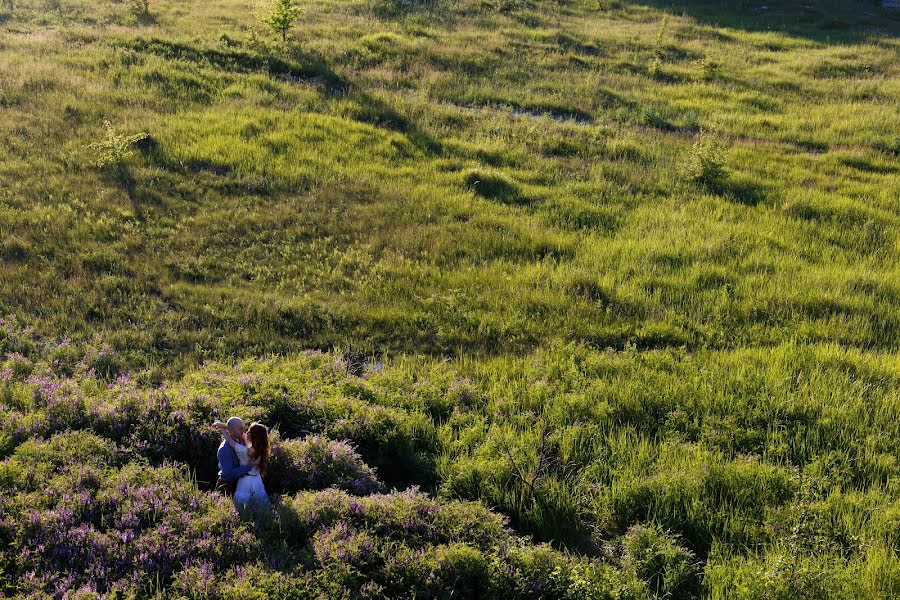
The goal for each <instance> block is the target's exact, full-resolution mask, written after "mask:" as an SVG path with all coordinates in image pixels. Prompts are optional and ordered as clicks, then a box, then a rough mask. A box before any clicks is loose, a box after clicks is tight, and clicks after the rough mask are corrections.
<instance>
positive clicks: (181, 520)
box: [0, 432, 259, 594]
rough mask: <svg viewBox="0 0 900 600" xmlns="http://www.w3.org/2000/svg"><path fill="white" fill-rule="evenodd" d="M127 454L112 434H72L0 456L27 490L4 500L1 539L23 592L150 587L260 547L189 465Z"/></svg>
mask: <svg viewBox="0 0 900 600" xmlns="http://www.w3.org/2000/svg"><path fill="white" fill-rule="evenodd" d="M122 459H123V457H122V456H121V455H119V453H118V452H117V451H116V448H115V446H114V445H113V444H112V443H111V442H109V441H107V440H104V439H102V438H99V437H97V436H95V435H92V434H85V433H80V432H71V433H66V434H61V435H58V436H54V437H53V438H51V439H50V440H47V441H33V442H26V443H25V444H22V445H21V446H20V447H19V448H17V450H16V452H15V453H14V454H13V456H11V457H9V458H8V459H6V460H4V461H3V463H0V481H2V484H3V486H4V488H5V489H7V490H18V491H17V492H16V493H12V494H8V495H4V496H3V497H2V499H0V532H2V533H0V537H2V538H3V539H5V540H7V541H8V542H9V544H8V546H11V547H13V548H19V549H20V551H19V552H17V553H15V554H9V555H6V556H4V562H6V563H7V565H10V566H11V568H12V569H14V571H15V572H18V573H20V574H21V575H22V577H21V586H22V588H21V590H20V591H22V592H25V593H47V594H60V593H61V592H63V591H66V590H74V589H79V588H81V587H83V586H85V587H87V588H90V589H92V590H95V591H97V592H98V593H106V592H110V591H113V590H121V591H130V592H141V591H144V590H147V589H149V588H150V587H152V586H166V585H168V583H169V582H170V580H171V578H172V577H173V576H174V575H175V574H176V573H178V572H179V571H180V570H182V569H183V568H185V566H188V565H193V564H206V565H211V566H212V567H214V568H216V569H223V568H227V567H229V566H230V565H233V564H238V563H241V562H245V561H246V560H247V559H248V558H249V557H250V556H252V555H253V554H254V553H258V552H259V549H258V541H257V540H256V539H255V538H254V537H253V536H252V535H251V533H250V531H249V530H248V528H247V526H246V525H245V524H243V523H242V522H241V521H240V520H239V519H238V516H237V514H236V513H235V511H234V508H233V507H232V505H231V503H230V502H229V501H228V500H227V499H225V498H223V497H222V496H220V495H218V494H213V495H209V494H203V493H201V492H200V491H199V490H198V489H197V487H196V485H194V484H193V483H192V482H191V480H190V479H188V478H187V477H185V473H184V469H183V468H180V467H175V466H164V467H157V468H154V467H151V466H149V465H147V464H143V463H134V462H129V463H125V464H123V465H122V466H119V464H120V463H121V462H122ZM0 564H2V563H0ZM10 566H8V567H7V568H10Z"/></svg>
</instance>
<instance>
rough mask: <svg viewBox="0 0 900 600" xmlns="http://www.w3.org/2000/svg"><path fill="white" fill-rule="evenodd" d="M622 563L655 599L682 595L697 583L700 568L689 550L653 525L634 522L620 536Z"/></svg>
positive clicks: (692, 592)
mask: <svg viewBox="0 0 900 600" xmlns="http://www.w3.org/2000/svg"><path fill="white" fill-rule="evenodd" d="M623 543H624V549H625V554H624V558H623V561H624V564H625V567H626V568H627V569H628V570H629V571H630V572H632V573H633V574H634V575H635V576H636V577H637V578H638V579H640V580H641V581H643V582H645V583H646V584H647V586H648V587H649V588H650V591H651V592H653V594H654V595H655V596H656V597H657V598H685V597H689V596H691V595H693V594H694V593H695V592H696V591H697V590H698V589H699V584H700V568H699V565H698V563H697V560H696V559H695V557H694V555H693V554H692V553H691V552H690V550H688V549H686V548H684V547H682V546H681V545H680V544H679V543H678V541H677V539H676V538H674V537H672V536H670V535H668V534H666V533H665V532H664V531H662V529H660V528H659V526H656V525H635V526H634V527H632V528H631V529H629V530H628V533H626V534H625V538H624V542H623Z"/></svg>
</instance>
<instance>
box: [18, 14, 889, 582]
mask: <svg viewBox="0 0 900 600" xmlns="http://www.w3.org/2000/svg"><path fill="white" fill-rule="evenodd" d="M732 4H735V6H734V7H730V4H729V3H722V2H718V1H715V2H714V1H712V0H710V1H704V0H696V1H689V0H681V1H674V2H657V1H650V0H647V1H635V2H629V1H624V0H622V1H619V0H598V1H596V2H589V1H586V0H584V1H582V0H573V1H571V2H548V1H544V0H538V1H536V2H517V1H506V0H504V1H496V2H491V1H485V2H480V1H475V0H461V1H459V2H449V1H448V0H434V1H430V2H423V3H417V2H401V1H399V0H398V1H391V0H371V1H369V0H366V1H352V2H333V1H330V0H311V1H310V2H308V3H306V4H304V10H303V14H302V16H301V19H300V22H299V23H298V25H297V26H296V27H295V28H294V30H293V32H292V34H291V35H290V36H289V40H288V42H287V43H281V42H280V41H279V40H276V38H275V37H273V36H271V35H269V34H268V33H266V32H265V31H264V30H263V29H262V26H261V25H260V24H259V22H258V21H257V20H256V18H255V17H254V14H253V10H252V7H251V4H250V3H248V2H242V1H238V0H221V1H219V2H214V3H208V2H207V3H198V2H188V3H184V2H173V1H170V0H160V1H159V2H155V3H151V5H150V16H149V17H146V16H140V15H137V16H136V14H137V13H133V12H132V10H131V8H130V5H129V4H127V3H118V2H110V3H105V4H104V3H99V2H97V1H96V0H78V1H75V0H50V1H45V0H17V1H14V2H12V3H11V4H9V3H7V4H3V5H2V6H0V59H2V60H0V269H2V277H0V315H16V319H15V321H16V322H17V323H20V324H21V325H22V326H31V327H33V328H34V334H33V337H34V338H35V339H38V340H47V339H60V338H63V337H70V338H72V339H73V340H74V343H75V344H76V345H77V346H78V347H79V348H82V347H88V346H91V345H92V344H96V343H98V342H97V341H98V340H99V341H100V342H103V343H108V344H109V345H110V347H111V348H112V350H113V351H114V355H115V357H116V358H115V360H116V363H115V369H116V370H121V371H127V372H129V373H131V374H132V376H133V377H134V379H135V380H136V381H137V382H138V384H139V386H140V388H141V389H142V390H146V389H148V388H151V387H155V386H159V385H160V384H162V383H163V382H167V383H168V384H178V383H179V382H186V383H184V385H185V386H186V389H196V388H197V387H198V384H197V383H196V382H195V381H194V379H192V378H196V377H199V375H197V369H198V368H201V365H202V364H203V363H204V362H205V361H226V362H228V361H233V360H236V361H241V360H244V359H254V358H258V357H267V358H266V362H265V363H264V364H265V365H270V366H271V369H272V370H274V371H275V372H279V369H285V370H286V371H287V372H290V373H299V372H303V371H304V370H307V369H309V370H312V371H313V372H315V371H316V369H317V368H318V367H316V366H314V365H313V366H310V365H307V364H306V363H304V362H303V360H304V359H302V358H298V355H297V353H298V352H300V351H303V350H309V349H318V350H323V351H326V352H335V353H336V354H335V356H347V357H351V358H354V357H362V358H360V360H362V359H363V358H364V359H366V360H371V361H376V360H381V361H383V362H384V363H385V364H386V365H387V367H386V371H389V372H390V376H389V379H390V381H391V383H390V385H392V386H398V387H399V388H402V389H404V390H406V389H407V388H409V390H410V392H409V393H411V394H413V395H415V394H416V393H419V392H418V391H416V390H417V389H418V388H417V387H416V386H419V385H422V386H424V387H425V388H428V386H430V385H437V387H436V388H435V389H433V390H432V392H431V393H432V396H430V397H429V399H427V400H422V399H420V398H418V397H417V398H416V399H415V400H413V401H410V402H411V403H412V404H411V405H410V406H399V407H396V406H395V407H393V408H391V405H392V403H394V402H397V399H396V398H394V397H393V396H392V397H391V399H390V400H385V401H384V404H385V407H384V410H385V411H387V410H388V409H389V408H391V410H397V411H400V412H398V413H390V415H388V416H384V415H382V416H383V417H384V418H385V419H386V420H387V421H389V422H391V423H397V422H399V423H402V424H403V425H402V426H400V425H398V426H397V427H398V428H399V429H398V431H396V432H394V434H395V435H396V437H392V438H389V440H388V441H387V442H386V441H385V440H384V439H380V438H379V437H378V434H377V433H376V432H375V429H373V430H372V431H369V430H366V432H364V434H363V433H360V432H358V431H350V430H346V431H345V430H342V429H340V427H338V426H337V425H335V422H337V421H339V420H340V419H341V418H342V416H346V415H342V413H341V412H340V410H339V409H338V408H336V407H339V406H342V403H344V402H349V404H347V406H349V407H351V408H352V407H355V408H352V411H357V409H358V410H359V411H360V412H364V411H363V405H359V406H357V405H356V404H354V403H353V402H350V400H348V398H347V397H346V396H347V394H343V393H341V394H334V395H333V397H332V399H333V401H334V402H335V403H336V404H335V405H334V407H332V408H333V410H332V409H329V410H326V411H325V413H323V414H325V415H327V418H324V419H323V420H313V421H310V422H308V423H307V422H306V421H303V420H302V419H307V418H308V417H302V415H301V416H298V415H297V413H295V412H291V411H292V410H293V409H291V410H288V409H285V410H286V411H287V412H286V413H285V414H286V415H288V416H287V417H284V415H282V414H281V413H277V414H276V413H274V412H273V413H265V414H263V415H262V416H266V417H268V418H273V419H274V418H276V417H277V418H278V420H280V421H284V423H283V425H282V431H283V432H284V427H285V426H286V427H288V429H290V427H291V425H290V423H291V419H294V418H298V419H301V417H302V419H301V421H299V422H300V423H305V425H304V426H303V427H301V426H300V425H296V424H295V428H296V430H295V431H290V433H291V436H289V437H292V436H295V435H301V434H306V433H308V432H310V431H311V432H318V433H325V434H328V435H332V436H334V437H340V435H339V434H344V435H346V437H348V438H349V439H351V440H353V441H354V442H356V443H357V444H359V445H360V453H361V456H362V458H363V459H364V460H365V461H366V463H367V464H369V465H373V466H374V467H375V468H376V471H377V472H378V474H379V476H380V477H382V479H383V480H384V481H386V482H387V483H389V484H390V485H395V486H398V487H404V486H407V485H411V484H419V485H423V486H425V487H426V489H427V490H428V491H429V492H431V493H434V494H436V495H438V496H440V497H442V498H445V499H480V500H482V501H484V502H485V503H487V504H488V505H489V506H490V507H492V508H495V509H497V510H499V511H500V512H503V513H505V514H507V515H509V516H510V517H511V519H512V521H511V522H512V525H513V526H514V528H515V529H516V531H517V532H518V533H521V534H527V535H531V536H533V537H534V538H535V539H537V540H540V541H551V542H553V543H554V544H556V545H557V546H558V547H560V548H566V549H568V550H569V551H572V552H577V553H582V554H584V555H586V556H590V557H593V558H598V559H604V560H605V559H607V558H609V557H608V556H607V554H608V552H607V550H604V548H605V547H606V544H608V543H612V541H615V543H617V544H618V543H621V544H622V546H621V548H620V550H621V552H625V553H626V554H627V552H631V553H636V555H640V556H642V557H643V558H641V559H640V560H641V561H642V562H641V565H643V564H644V563H645V562H646V563H647V564H655V563H653V560H655V559H654V558H653V557H654V556H663V557H665V561H664V562H665V564H666V565H668V566H666V567H665V568H663V567H660V569H662V571H665V572H666V573H669V575H665V576H663V575H660V574H659V573H656V571H654V573H656V574H654V575H652V576H650V577H649V579H648V580H647V581H649V582H650V583H648V584H647V585H648V586H650V587H653V586H654V585H655V586H657V588H658V587H659V586H661V585H662V583H661V582H662V581H663V579H665V577H672V578H675V579H672V580H671V581H669V582H668V583H667V584H666V585H667V586H670V587H667V588H666V589H670V590H671V589H677V590H680V591H678V592H677V594H681V595H684V594H703V595H706V596H710V597H722V598H726V597H786V598H787V597H796V596H797V595H798V594H801V593H806V594H807V595H811V596H814V597H818V596H827V595H829V594H831V595H842V594H855V595H860V596H866V597H890V596H892V595H896V593H897V592H898V586H900V583H898V581H900V564H898V562H897V552H898V550H900V538H898V526H897V516H896V513H897V508H896V507H897V502H898V501H900V492H898V489H897V484H898V481H900V470H898V466H897V460H898V455H897V450H896V448H897V445H898V442H900V431H896V430H895V429H896V428H895V426H894V423H896V422H897V414H896V412H897V410H898V409H897V407H898V406H900V405H898V400H900V398H898V392H897V390H898V389H900V365H898V348H900V283H898V282H900V227H898V226H900V158H898V156H900V61H897V56H898V52H900V42H898V39H900V15H898V13H897V11H893V12H892V11H889V10H887V9H880V8H878V6H877V4H876V3H873V2H837V1H831V0H811V1H810V2H806V3H799V4H798V3H793V2H775V1H773V2H768V3H766V7H765V8H764V7H763V6H762V5H761V3H756V2H744V3H732ZM107 121H108V122H109V124H110V129H109V130H107V129H106V127H105V126H104V123H105V122H107ZM138 138H139V139H138ZM129 140H135V141H134V142H133V143H131V144H128V145H127V148H126V147H125V146H124V144H126V143H127V142H128V141H129ZM36 344H37V342H36ZM20 345H21V344H20V342H16V344H13V343H12V342H10V341H9V340H6V341H4V339H3V338H0V350H2V351H3V352H4V353H5V352H12V351H14V350H15V351H17V352H23V353H24V354H26V355H27V356H28V357H29V358H28V360H33V361H40V360H43V358H42V356H43V354H42V353H43V352H44V350H42V349H41V348H39V347H38V346H39V344H38V345H35V346H34V347H25V346H23V347H20ZM10 361H12V359H8V360H7V362H10ZM444 361H446V364H444ZM2 364H3V363H0V366H2ZM253 368H254V369H257V368H258V369H259V373H260V376H261V377H262V378H263V379H264V380H266V379H268V380H271V381H277V380H279V377H281V375H277V374H275V373H273V372H270V370H268V367H266V368H263V367H262V366H258V367H256V366H255V367H253ZM202 372H203V371H202V370H201V371H200V373H202ZM26 376H27V375H24V376H22V377H20V379H22V380H24V377H26ZM457 376H458V377H459V381H460V382H464V384H455V385H462V386H463V388H461V389H463V391H462V392H460V391H459V389H458V388H453V390H451V389H450V388H451V387H453V386H452V385H451V383H449V382H451V381H454V378H455V377H457ZM386 377H387V376H386ZM433 377H438V378H439V379H440V380H441V381H445V384H440V385H438V384H434V382H433V381H432V378H433ZM423 382H424V383H423ZM0 385H7V384H0ZM9 385H10V386H11V385H13V384H12V383H10V384H9ZM16 385H18V384H16ZM22 385H24V383H22ZM272 385H274V384H272ZM0 389H5V388H0ZM23 389H24V388H23ZM295 391H297V393H300V388H298V389H297V390H295ZM17 393H22V394H26V395H27V392H26V391H21V392H17ZM185 393H186V394H187V393H188V392H185ZM373 393H375V394H376V396H377V394H378V392H373ZM351 396H352V394H351ZM0 398H3V396H2V395H0ZM366 401H368V400H366ZM4 402H7V403H8V400H7V399H4V400H2V401H0V410H16V411H19V412H21V413H23V414H25V413H28V412H29V411H35V412H36V413H37V412H39V410H38V408H36V407H31V406H29V407H28V409H27V410H26V409H24V408H21V407H20V408H14V407H13V406H11V405H4V404H3V403H4ZM354 402H356V401H354ZM376 403H377V402H376ZM243 404H244V402H243V401H241V399H239V398H237V399H235V400H234V403H233V404H229V405H228V406H229V407H230V406H242V405H243ZM254 404H259V406H265V403H264V402H263V401H262V400H261V401H260V402H259V403H254ZM351 408H348V409H347V410H351ZM260 410H262V409H260ZM407 412H408V413H409V414H406V413H407ZM401 413H402V414H401ZM354 414H355V413H354ZM407 419H408V420H407ZM373 427H374V425H373ZM394 434H392V435H394ZM101 435H102V432H101ZM354 436H357V437H354ZM3 439H5V438H0V440H3ZM379 440H380V441H379ZM4 443H5V442H4ZM9 443H10V446H9V447H8V448H6V450H4V452H6V453H9V452H12V451H13V446H14V445H15V444H14V443H13V442H9ZM366 444H368V445H366ZM385 444H387V445H386V446H385ZM4 447H5V446H4ZM385 448H389V451H388V450H385ZM383 451H384V452H387V454H386V455H382V454H380V453H381V452H383ZM385 456H387V457H388V458H385ZM170 458H176V459H177V460H181V461H183V462H188V463H191V464H193V466H195V467H196V466H197V465H196V464H195V463H196V460H197V458H196V457H191V456H178V457H170ZM394 467H396V472H391V469H393V468H394ZM635 526H640V527H648V528H649V529H646V530H644V529H633V528H634V527H635ZM654 527H661V528H663V530H665V531H666V532H668V533H666V534H665V535H670V534H671V536H674V537H672V538H671V539H674V540H676V542H677V543H676V542H672V541H671V539H670V538H665V540H664V541H659V540H656V538H655V537H654V535H656V534H655V533H653V532H655V531H656V529H653V528H654ZM648 531H649V532H651V533H646V532H648ZM629 532H631V533H629ZM657 533H658V532H657ZM645 535H646V536H649V537H648V538H647V539H644V537H642V536H645ZM660 535H662V534H660ZM624 536H631V537H628V538H627V540H628V541H622V540H625V539H626V538H625V537H624ZM666 540H668V541H666ZM654 544H656V545H654ZM671 544H676V546H677V547H676V546H672V545H671ZM679 544H680V545H679ZM682 546H683V547H684V548H686V549H687V550H688V551H689V552H690V553H691V556H694V557H696V560H698V561H699V563H698V564H699V566H698V567H697V568H698V569H699V570H700V571H701V572H702V576H701V577H700V583H699V587H691V585H688V584H684V582H683V581H681V579H678V578H679V577H682V576H685V577H688V579H690V577H689V576H687V575H684V573H691V572H692V571H691V569H692V568H693V567H692V566H691V565H690V564H687V563H686V562H684V561H688V559H686V558H683V557H682V555H681V554H679V552H680V551H679V550H678V548H681V547H682ZM627 548H632V550H627ZM654 552H657V553H658V555H656V554H653V553H654ZM647 553H649V554H647ZM619 559H621V562H615V561H613V562H614V563H615V564H616V565H618V566H621V567H622V568H623V569H627V568H632V567H628V566H627V565H629V564H632V563H629V562H628V558H627V556H625V555H624V554H623V555H622V556H619V557H618V558H617V559H616V560H619ZM635 560H637V559H635ZM666 561H667V562H666ZM688 562H689V561H688ZM641 565H638V566H636V567H633V570H634V569H637V571H640V569H641V568H644V567H643V566H641ZM2 566H3V565H2V563H0V567H2ZM617 568H618V567H617ZM654 568H655V567H654ZM666 569H670V571H671V572H670V571H666ZM673 569H674V570H673ZM662 571H660V573H661V572H662ZM661 577H662V579H660V578H661ZM676 580H677V581H676ZM666 581H668V580H666ZM679 582H680V583H679ZM670 584H671V585H670ZM672 586H674V587H672ZM679 586H681V587H679ZM0 589H2V588H0ZM648 589H649V588H648ZM660 589H661V588H660ZM860 590H863V591H860ZM660 594H662V592H660Z"/></svg>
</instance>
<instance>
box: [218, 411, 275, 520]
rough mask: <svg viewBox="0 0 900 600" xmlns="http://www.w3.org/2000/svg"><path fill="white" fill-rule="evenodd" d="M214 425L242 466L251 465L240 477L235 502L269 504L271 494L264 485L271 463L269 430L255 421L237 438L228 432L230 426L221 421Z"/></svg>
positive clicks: (240, 504) (239, 504) (241, 504)
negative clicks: (265, 474) (264, 474)
mask: <svg viewBox="0 0 900 600" xmlns="http://www.w3.org/2000/svg"><path fill="white" fill-rule="evenodd" d="M213 427H214V428H215V429H218V430H219V431H220V432H221V433H222V437H223V438H224V439H225V441H226V442H227V443H228V445H229V446H231V447H232V448H234V451H235V453H236V454H237V457H238V461H239V462H240V463H241V465H242V466H244V465H250V466H252V467H253V468H252V469H250V472H249V473H247V474H246V475H244V476H243V477H241V478H240V479H238V481H237V489H236V490H235V492H234V503H235V505H236V506H238V507H239V508H240V507H243V506H247V505H249V504H258V503H262V504H268V503H269V496H268V495H267V494H266V487H265V485H263V480H262V474H263V473H265V472H266V467H267V466H268V464H269V430H268V429H266V426H265V425H263V424H262V423H253V424H252V425H250V428H249V429H247V432H246V433H245V434H243V435H242V436H241V437H240V438H237V439H235V438H234V437H232V435H231V434H230V433H228V426H227V425H226V424H225V423H222V422H221V421H216V422H215V423H213Z"/></svg>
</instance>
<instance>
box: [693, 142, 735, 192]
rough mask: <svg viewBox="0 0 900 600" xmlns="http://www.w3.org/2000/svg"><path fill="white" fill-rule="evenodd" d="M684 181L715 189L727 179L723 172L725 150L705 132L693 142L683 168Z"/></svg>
mask: <svg viewBox="0 0 900 600" xmlns="http://www.w3.org/2000/svg"><path fill="white" fill-rule="evenodd" d="M682 169H683V174H684V177H685V179H687V180H688V181H690V182H692V183H696V184H700V185H704V186H708V187H715V186H720V185H722V184H723V183H724V182H725V180H726V179H727V177H728V172H727V171H726V170H725V149H724V147H723V146H722V144H721V143H720V142H719V141H718V140H717V139H715V138H714V137H713V136H712V135H711V134H709V133H707V132H701V133H700V135H699V136H698V138H697V141H696V142H694V145H693V147H692V148H691V151H690V153H689V154H688V156H687V159H686V161H685V162H684V164H683V166H682Z"/></svg>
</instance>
